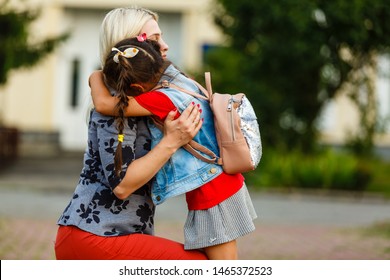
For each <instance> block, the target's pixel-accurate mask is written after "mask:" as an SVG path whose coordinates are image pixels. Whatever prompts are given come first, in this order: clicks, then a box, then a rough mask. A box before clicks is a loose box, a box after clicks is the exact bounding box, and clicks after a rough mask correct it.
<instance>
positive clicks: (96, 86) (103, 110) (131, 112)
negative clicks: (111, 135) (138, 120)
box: [89, 71, 152, 117]
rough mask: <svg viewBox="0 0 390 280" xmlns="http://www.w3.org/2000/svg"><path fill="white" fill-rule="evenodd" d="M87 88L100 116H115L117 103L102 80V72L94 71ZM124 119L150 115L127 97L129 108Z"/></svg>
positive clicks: (132, 99)
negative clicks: (89, 89)
mask: <svg viewBox="0 0 390 280" xmlns="http://www.w3.org/2000/svg"><path fill="white" fill-rule="evenodd" d="M89 86H90V87H91V95H92V101H93V104H94V106H95V110H96V111H97V112H99V113H100V114H103V115H107V116H116V115H117V113H116V111H115V106H116V104H117V103H118V98H117V97H115V96H112V95H111V93H110V91H109V90H108V88H107V87H106V84H105V83H104V80H103V73H102V71H95V72H93V73H92V74H91V76H90V77H89ZM124 114H125V116H126V117H141V116H150V115H152V113H151V112H150V111H148V110H147V109H145V108H144V107H142V106H140V105H139V104H138V103H137V101H136V100H135V99H134V98H132V97H129V106H127V107H126V109H125V112H124Z"/></svg>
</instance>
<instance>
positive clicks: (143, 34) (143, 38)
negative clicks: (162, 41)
mask: <svg viewBox="0 0 390 280" xmlns="http://www.w3.org/2000/svg"><path fill="white" fill-rule="evenodd" d="M146 39H147V37H146V33H142V34H140V35H138V36H137V40H138V42H145V41H146Z"/></svg>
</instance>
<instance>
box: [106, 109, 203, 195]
mask: <svg viewBox="0 0 390 280" xmlns="http://www.w3.org/2000/svg"><path fill="white" fill-rule="evenodd" d="M175 115H176V112H175V111H172V112H171V113H169V114H168V116H167V118H166V120H165V122H164V137H163V138H162V139H161V141H160V142H159V143H158V144H157V145H156V146H155V147H154V148H153V149H152V150H151V151H150V152H148V153H147V154H146V155H145V156H143V157H141V158H139V159H136V160H134V161H133V162H132V163H131V164H130V165H129V167H128V168H127V171H126V175H125V176H124V178H123V179H122V181H121V182H120V183H119V184H118V186H116V187H115V188H114V190H113V192H114V194H115V195H116V196H117V197H118V198H119V199H125V198H127V197H128V196H129V195H131V194H132V193H133V192H134V191H136V190H137V189H139V188H140V187H142V186H143V185H144V184H146V183H147V182H148V181H149V180H150V179H152V178H153V176H154V175H156V173H157V172H158V171H159V170H160V169H161V168H162V167H163V166H164V164H165V163H166V162H167V161H168V159H169V158H170V157H171V156H172V155H173V154H174V153H175V152H176V150H177V149H179V148H180V147H181V146H183V145H185V144H187V143H188V142H189V141H190V140H191V139H192V138H193V137H194V136H195V135H196V134H197V133H198V131H199V129H200V127H201V126H202V120H201V119H200V113H199V109H198V107H197V106H195V105H192V104H191V105H190V106H188V107H187V109H186V110H184V111H183V113H182V114H181V116H180V117H179V118H178V119H176V120H174V117H175Z"/></svg>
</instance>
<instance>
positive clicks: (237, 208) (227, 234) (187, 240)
mask: <svg viewBox="0 0 390 280" xmlns="http://www.w3.org/2000/svg"><path fill="white" fill-rule="evenodd" d="M256 218H257V215H256V211H255V209H254V207H253V204H252V200H251V198H250V196H249V192H248V189H247V187H246V185H245V184H244V185H243V186H242V188H241V189H240V190H239V191H238V192H237V193H235V194H234V195H232V196H231V197H229V198H228V199H226V200H224V201H223V202H221V203H220V204H218V205H216V206H214V207H212V208H210V209H206V210H191V211H189V212H188V216H187V220H186V223H185V225H184V249H186V250H193V249H200V248H205V247H209V246H214V245H218V244H222V243H226V242H229V241H232V240H235V239H237V238H238V237H240V236H244V235H246V234H248V233H250V232H252V231H254V230H255V225H254V223H253V220H254V219H256Z"/></svg>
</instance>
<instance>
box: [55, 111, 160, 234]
mask: <svg viewBox="0 0 390 280" xmlns="http://www.w3.org/2000/svg"><path fill="white" fill-rule="evenodd" d="M146 121H147V120H146V119H145V118H127V119H126V127H125V129H124V133H123V134H124V135H125V136H124V141H123V143H122V145H123V150H122V154H123V163H124V164H123V168H122V170H123V171H122V174H121V176H120V177H116V176H115V173H114V154H115V150H116V146H117V144H118V130H117V129H116V124H115V118H113V117H109V116H104V115H101V114H99V113H97V112H96V111H95V110H92V111H91V114H90V120H89V124H88V146H87V149H86V151H85V154H84V166H83V170H82V172H81V174H80V180H79V183H78V185H77V187H76V189H75V191H74V193H73V197H72V199H71V201H70V203H69V205H68V206H67V207H66V208H65V210H64V212H63V213H62V215H61V217H60V218H59V220H58V222H57V224H59V225H73V226H76V227H78V228H80V229H82V230H85V231H88V232H91V233H93V234H96V235H100V236H119V235H126V234H131V233H145V234H154V221H153V217H154V211H155V206H154V204H153V202H152V200H151V197H150V184H147V185H145V186H143V187H142V188H140V189H139V190H137V191H136V192H135V193H133V194H132V195H130V196H129V197H128V198H127V199H125V200H120V199H118V198H117V197H116V196H115V195H114V194H113V192H112V190H113V189H114V188H115V187H116V186H117V185H118V183H119V182H120V181H121V180H122V178H123V176H124V174H125V172H126V170H127V166H128V165H129V164H130V163H131V162H132V161H133V160H134V159H136V158H140V157H142V156H143V155H145V154H146V153H147V152H148V151H150V145H151V141H150V133H149V130H148V128H147V126H146Z"/></svg>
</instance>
